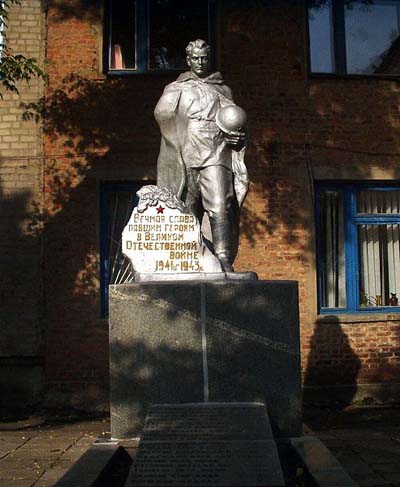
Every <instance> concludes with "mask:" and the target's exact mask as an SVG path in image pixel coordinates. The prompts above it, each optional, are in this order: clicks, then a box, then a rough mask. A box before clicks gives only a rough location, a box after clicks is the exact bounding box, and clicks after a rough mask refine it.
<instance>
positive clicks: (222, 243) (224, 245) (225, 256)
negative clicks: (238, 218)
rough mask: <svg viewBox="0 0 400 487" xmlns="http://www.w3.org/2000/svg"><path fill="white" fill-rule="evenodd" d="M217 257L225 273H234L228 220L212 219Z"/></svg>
mask: <svg viewBox="0 0 400 487" xmlns="http://www.w3.org/2000/svg"><path fill="white" fill-rule="evenodd" d="M210 226H211V234H212V239H213V246H214V252H215V255H216V256H217V257H218V260H219V261H220V263H221V267H222V270H223V271H224V272H233V267H232V261H231V241H230V240H231V225H230V222H229V220H228V219H227V218H221V217H220V218H215V217H210Z"/></svg>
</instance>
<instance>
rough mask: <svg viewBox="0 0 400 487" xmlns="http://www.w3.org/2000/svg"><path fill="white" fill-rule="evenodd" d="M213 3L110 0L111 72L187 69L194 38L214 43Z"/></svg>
mask: <svg viewBox="0 0 400 487" xmlns="http://www.w3.org/2000/svg"><path fill="white" fill-rule="evenodd" d="M212 4H213V0H190V2H189V1H188V0H126V1H122V0H119V1H118V0H109V4H108V16H107V34H108V42H107V46H108V52H107V53H106V58H107V59H106V65H107V67H108V72H109V73H110V74H112V73H129V72H149V71H163V70H164V71H166V70H184V69H186V54H185V48H186V46H187V44H188V43H189V42H190V41H192V40H194V39H198V38H199V39H204V40H206V41H208V43H209V44H212V43H213V42H212V41H213V39H212V37H213V32H212V30H211V29H210V17H211V15H210V12H211V8H212Z"/></svg>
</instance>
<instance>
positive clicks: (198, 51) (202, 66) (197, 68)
mask: <svg viewBox="0 0 400 487" xmlns="http://www.w3.org/2000/svg"><path fill="white" fill-rule="evenodd" d="M210 50H211V48H210V46H209V45H208V44H207V42H206V41H203V40H201V39H196V40H195V41H192V42H189V44H188V46H187V48H186V61H187V63H188V66H189V68H190V70H191V71H192V72H193V73H195V74H196V75H197V76H198V77H199V78H205V77H206V76H208V75H209V74H210Z"/></svg>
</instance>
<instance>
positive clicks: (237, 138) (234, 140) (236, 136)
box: [224, 132, 246, 149]
mask: <svg viewBox="0 0 400 487" xmlns="http://www.w3.org/2000/svg"><path fill="white" fill-rule="evenodd" d="M224 136H225V140H226V141H227V142H228V144H231V145H233V146H234V148H235V149H238V148H239V147H243V144H244V140H245V137H246V133H245V132H230V133H229V134H227V133H225V134H224Z"/></svg>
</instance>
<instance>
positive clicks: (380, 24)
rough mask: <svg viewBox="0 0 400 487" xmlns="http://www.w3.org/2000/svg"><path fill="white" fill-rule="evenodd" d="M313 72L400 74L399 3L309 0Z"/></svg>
mask: <svg viewBox="0 0 400 487" xmlns="http://www.w3.org/2000/svg"><path fill="white" fill-rule="evenodd" d="M308 26H309V40H310V43H309V45H310V70H311V72H313V73H338V74H379V75H385V74H386V75H398V74H400V37H399V34H400V0H309V7H308Z"/></svg>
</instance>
